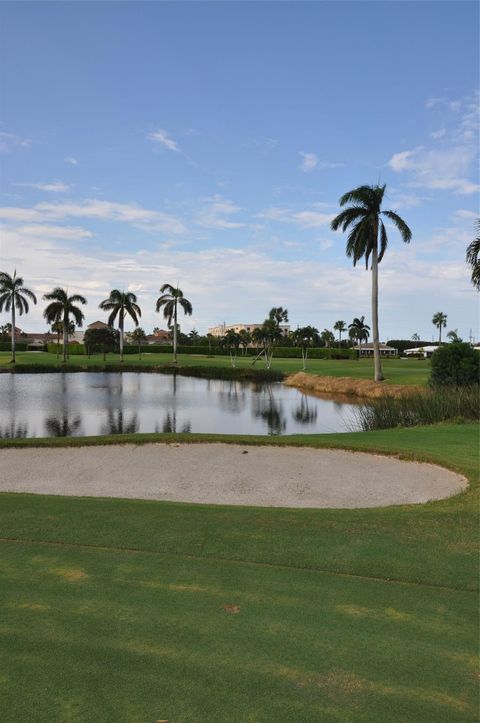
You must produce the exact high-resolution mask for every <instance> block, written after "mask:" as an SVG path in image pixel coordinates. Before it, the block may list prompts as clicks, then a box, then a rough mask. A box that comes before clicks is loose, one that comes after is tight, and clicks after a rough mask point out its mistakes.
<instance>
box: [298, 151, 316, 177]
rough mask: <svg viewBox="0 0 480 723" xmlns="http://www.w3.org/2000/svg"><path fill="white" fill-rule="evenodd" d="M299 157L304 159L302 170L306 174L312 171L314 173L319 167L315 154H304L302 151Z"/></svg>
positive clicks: (301, 165)
mask: <svg viewBox="0 0 480 723" xmlns="http://www.w3.org/2000/svg"><path fill="white" fill-rule="evenodd" d="M298 155H299V156H301V158H302V162H301V164H300V168H301V170H302V171H303V172H304V173H310V171H313V169H314V168H315V167H316V166H317V164H318V157H317V156H316V155H315V153H304V152H303V151H300V152H299V154H298Z"/></svg>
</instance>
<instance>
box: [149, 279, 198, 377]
mask: <svg viewBox="0 0 480 723" xmlns="http://www.w3.org/2000/svg"><path fill="white" fill-rule="evenodd" d="M160 294H161V296H159V297H158V299H157V303H156V306H155V310H156V311H160V309H161V308H162V306H163V318H164V319H166V320H167V323H168V327H169V329H171V328H172V320H173V361H174V362H175V364H176V363H177V336H178V321H177V319H178V304H180V306H181V307H182V309H183V312H184V314H186V316H191V315H192V313H193V307H192V304H191V303H190V301H189V300H188V299H186V298H185V297H184V295H183V291H182V290H181V289H179V288H178V286H177V287H176V288H175V286H172V285H171V284H163V286H162V287H161V288H160Z"/></svg>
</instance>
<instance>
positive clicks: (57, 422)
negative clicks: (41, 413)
mask: <svg viewBox="0 0 480 723" xmlns="http://www.w3.org/2000/svg"><path fill="white" fill-rule="evenodd" d="M81 424H82V419H81V417H80V415H79V414H76V415H74V416H73V417H71V418H70V417H69V414H68V411H65V410H64V412H63V414H62V415H61V416H60V417H49V418H48V419H46V420H45V429H46V430H47V432H48V436H49V437H73V435H74V434H75V433H76V432H78V430H79V429H80V425H81Z"/></svg>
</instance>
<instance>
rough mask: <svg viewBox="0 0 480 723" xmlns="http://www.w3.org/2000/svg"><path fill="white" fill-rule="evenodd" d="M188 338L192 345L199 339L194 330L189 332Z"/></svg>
mask: <svg viewBox="0 0 480 723" xmlns="http://www.w3.org/2000/svg"><path fill="white" fill-rule="evenodd" d="M188 338H189V339H190V341H191V342H192V344H195V343H196V342H197V341H198V340H199V339H200V334H199V333H198V331H197V330H196V329H192V331H190V332H189V334H188Z"/></svg>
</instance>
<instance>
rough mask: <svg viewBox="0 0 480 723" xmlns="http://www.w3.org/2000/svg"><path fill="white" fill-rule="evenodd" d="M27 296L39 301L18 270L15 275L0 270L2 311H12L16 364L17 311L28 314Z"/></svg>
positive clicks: (0, 304)
mask: <svg viewBox="0 0 480 723" xmlns="http://www.w3.org/2000/svg"><path fill="white" fill-rule="evenodd" d="M27 298H28V299H30V300H31V301H33V303H34V304H36V303H37V297H36V296H35V294H34V293H33V291H30V289H27V288H26V287H25V286H24V285H23V279H22V277H21V276H17V272H16V270H15V271H14V272H13V276H10V274H7V272H6V271H0V312H2V311H3V310H4V309H5V311H6V312H8V311H11V312H12V329H11V334H12V359H11V363H12V364H15V311H18V314H19V316H21V315H22V314H23V313H24V312H25V314H28V308H29V307H28V301H27Z"/></svg>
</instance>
